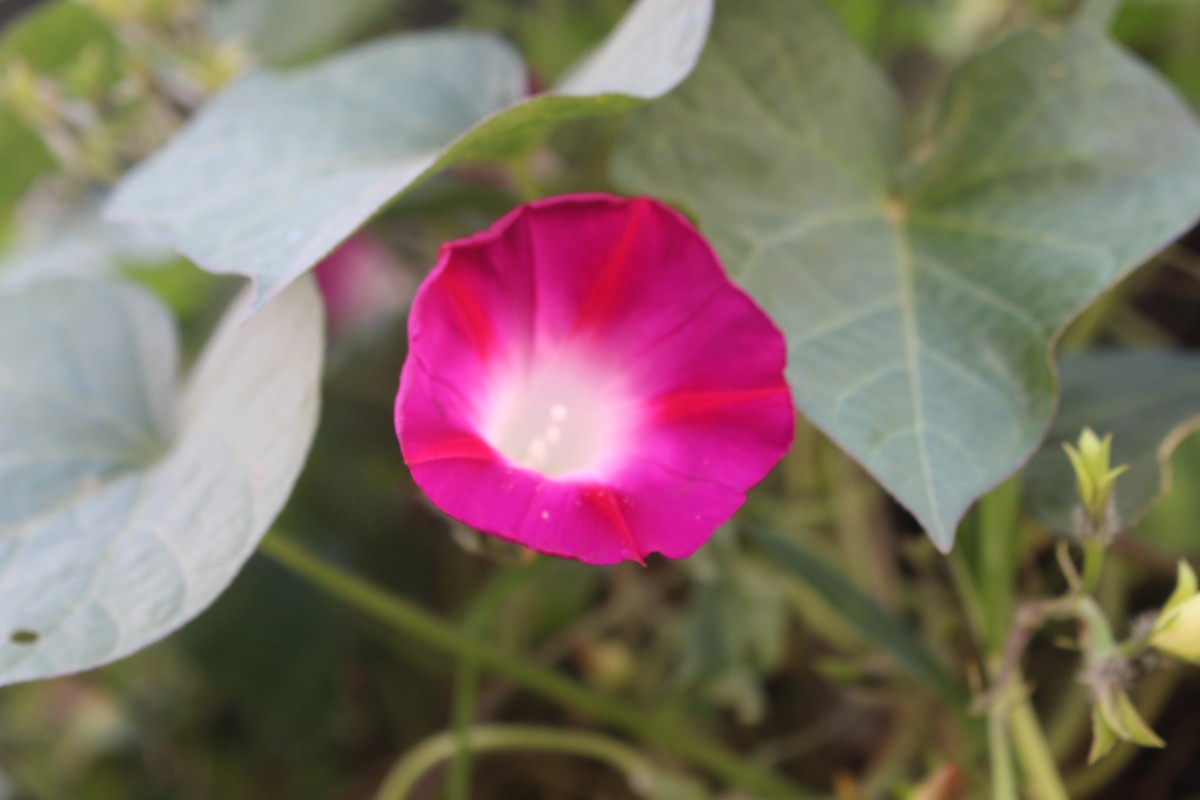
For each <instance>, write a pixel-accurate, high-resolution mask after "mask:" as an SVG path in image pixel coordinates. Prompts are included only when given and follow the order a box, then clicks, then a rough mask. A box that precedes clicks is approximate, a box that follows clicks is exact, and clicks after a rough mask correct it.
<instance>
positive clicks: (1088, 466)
mask: <svg viewBox="0 0 1200 800" xmlns="http://www.w3.org/2000/svg"><path fill="white" fill-rule="evenodd" d="M1063 449H1064V450H1065V451H1066V452H1067V458H1069V459H1071V466H1072V467H1074V469H1075V483H1076V487H1077V490H1078V493H1079V503H1080V507H1081V508H1082V510H1083V513H1084V515H1085V517H1086V525H1085V526H1084V532H1085V533H1087V534H1090V535H1097V534H1107V535H1112V534H1114V533H1116V530H1117V527H1118V526H1117V524H1116V519H1115V518H1116V512H1115V508H1114V503H1113V486H1114V485H1115V483H1116V479H1117V476H1118V475H1120V474H1121V473H1123V472H1124V471H1125V470H1126V469H1128V467H1127V466H1125V465H1122V466H1119V467H1116V468H1113V467H1112V466H1110V460H1111V456H1110V450H1111V449H1112V434H1111V433H1110V434H1108V435H1107V436H1105V437H1104V438H1103V439H1101V438H1100V437H1098V436H1097V435H1096V434H1095V432H1094V431H1093V430H1092V429H1091V428H1084V429H1083V433H1081V434H1080V435H1079V444H1078V446H1077V447H1075V446H1072V445H1071V444H1070V443H1069V442H1064V443H1063Z"/></svg>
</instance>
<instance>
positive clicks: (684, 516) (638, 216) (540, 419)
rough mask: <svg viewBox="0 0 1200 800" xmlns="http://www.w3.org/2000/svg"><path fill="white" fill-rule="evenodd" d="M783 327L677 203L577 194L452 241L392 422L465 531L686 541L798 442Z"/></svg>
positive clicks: (610, 542)
mask: <svg viewBox="0 0 1200 800" xmlns="http://www.w3.org/2000/svg"><path fill="white" fill-rule="evenodd" d="M785 360H786V351H785V346H784V341H783V336H782V334H780V332H779V330H778V329H777V328H776V327H775V326H774V324H773V323H772V322H771V321H770V319H768V318H767V316H766V315H765V314H764V313H763V312H762V311H761V310H760V309H759V308H758V307H757V306H756V305H755V304H754V302H753V301H752V300H751V299H750V298H749V297H748V296H747V295H746V294H745V293H744V292H742V291H741V290H740V289H738V288H737V287H736V286H735V285H733V284H732V283H731V282H730V281H729V279H728V278H727V277H726V275H725V273H724V271H723V270H722V269H721V266H720V263H719V262H718V260H717V257H716V255H715V254H714V252H713V251H712V248H711V247H710V246H709V245H708V243H707V242H705V241H704V239H703V238H702V237H701V236H700V234H699V233H698V232H697V231H696V230H695V229H694V228H692V226H691V225H690V224H689V223H688V222H687V220H686V219H684V218H683V217H682V216H681V215H679V214H678V213H676V212H675V211H673V210H671V209H670V208H668V207H667V206H664V205H662V204H661V203H658V202H656V201H654V200H650V199H646V198H639V199H632V200H631V199H624V198H617V197H609V196H604V195H575V196H567V197H558V198H551V199H549V200H544V201H540V202H537V203H531V204H529V205H525V206H522V207H520V208H518V209H516V210H515V211H513V212H512V213H510V214H508V215H507V216H505V217H504V218H503V219H502V220H500V221H499V222H497V223H496V224H495V225H494V226H493V227H492V228H490V229H489V230H487V231H485V232H483V233H481V234H477V235H476V236H473V237H470V238H468V239H464V240H461V241H459V242H454V243H451V244H449V245H447V246H446V247H444V248H443V250H442V253H441V255H440V258H439V260H438V264H437V266H436V267H435V268H434V270H433V271H432V272H431V273H430V275H429V277H428V278H427V279H426V281H425V283H424V284H423V285H422V286H421V288H420V290H419V291H418V293H417V296H416V299H415V301H414V303H413V310H412V314H411V317H410V320H409V358H408V362H407V363H406V364H405V367H404V372H403V374H402V377H401V384H400V393H399V395H398V397H397V398H396V430H397V433H398V435H399V438H400V446H401V450H402V451H403V453H404V457H405V461H406V462H407V463H408V465H409V466H410V468H411V469H412V472H413V477H414V479H415V480H416V481H417V483H418V485H420V486H421V488H422V489H424V491H425V492H426V493H427V494H428V495H429V497H430V498H431V499H432V500H433V501H434V503H436V504H437V505H438V506H439V507H440V508H442V509H443V510H444V511H445V512H446V513H448V514H450V515H451V516H453V517H455V518H457V519H459V520H461V521H462V522H464V523H466V524H467V525H470V526H472V527H475V528H478V529H479V530H482V531H485V532H487V533H492V534H495V535H497V536H500V537H502V538H505V539H508V540H511V541H514V542H518V543H520V544H523V545H526V546H528V547H530V548H533V549H535V550H538V551H540V552H544V553H550V554H553V555H559V556H567V557H571V558H577V559H579V560H581V561H585V562H588V563H593V564H608V563H613V562H617V561H622V560H626V559H632V560H637V561H641V560H643V558H644V557H645V556H646V555H648V554H649V553H653V552H658V553H662V554H664V555H666V556H668V557H671V558H683V557H685V556H688V555H690V554H691V553H692V552H694V551H695V550H696V548H698V547H699V546H700V545H702V544H703V543H704V542H705V541H707V539H708V537H709V536H711V535H712V533H713V531H714V530H715V529H716V528H717V527H718V526H719V525H721V524H722V523H724V522H725V521H726V520H728V519H729V518H730V517H731V516H732V515H733V514H734V512H735V511H736V510H737V509H738V508H739V507H740V506H741V504H742V503H743V502H744V500H745V493H746V491H747V490H748V489H749V488H750V487H751V486H753V485H754V484H755V483H757V482H758V481H760V480H761V479H762V478H763V477H764V476H765V475H766V474H767V472H768V471H769V470H770V469H771V467H773V466H774V465H775V463H776V462H777V461H778V460H779V459H780V458H781V457H782V456H783V454H784V453H785V452H786V451H787V448H788V447H789V446H790V444H791V440H792V436H793V426H794V421H795V417H794V411H793V407H792V401H791V394H790V392H789V390H788V388H787V384H786V382H785V381H784V378H783V369H784V365H785Z"/></svg>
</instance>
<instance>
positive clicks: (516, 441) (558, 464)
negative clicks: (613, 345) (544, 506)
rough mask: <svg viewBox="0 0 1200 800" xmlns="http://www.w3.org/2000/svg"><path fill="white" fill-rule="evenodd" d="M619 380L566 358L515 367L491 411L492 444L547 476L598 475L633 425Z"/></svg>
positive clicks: (488, 418)
mask: <svg viewBox="0 0 1200 800" xmlns="http://www.w3.org/2000/svg"><path fill="white" fill-rule="evenodd" d="M615 377H616V376H614V375H613V374H612V372H611V371H610V370H604V369H599V368H597V367H596V366H595V365H594V364H589V363H588V361H587V360H586V359H584V358H581V357H578V356H567V355H565V354H559V355H558V356H556V357H554V358H551V359H545V360H541V361H537V362H536V363H533V364H531V365H526V366H525V367H524V368H521V369H514V370H513V372H512V373H511V374H510V375H508V376H506V377H505V379H503V380H501V381H499V382H498V385H497V388H496V391H495V392H494V393H493V395H492V399H491V403H490V408H489V409H488V411H487V412H486V419H485V424H484V434H485V436H486V437H487V440H488V443H489V444H490V445H491V446H492V447H494V448H496V449H497V450H498V451H500V452H501V453H502V454H503V455H504V456H505V457H506V458H508V460H509V461H511V462H513V463H514V464H516V465H517V466H519V467H522V468H524V469H529V470H533V471H535V472H540V473H542V474H543V475H546V476H547V477H551V478H562V477H568V476H573V475H578V476H584V475H588V474H591V473H595V472H596V471H597V470H599V469H600V468H602V467H603V465H604V464H605V463H607V462H608V461H609V460H610V458H611V457H612V456H613V454H614V453H615V452H617V451H619V450H620V448H621V445H622V443H623V441H624V439H625V432H626V430H627V429H628V427H629V424H628V401H627V399H626V397H625V394H624V392H622V391H620V389H619V385H620V381H619V380H615Z"/></svg>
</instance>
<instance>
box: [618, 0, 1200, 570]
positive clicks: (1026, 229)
mask: <svg viewBox="0 0 1200 800" xmlns="http://www.w3.org/2000/svg"><path fill="white" fill-rule="evenodd" d="M902 128H903V121H902V119H901V117H900V113H899V104H898V101H897V100H896V98H895V97H894V93H893V92H892V89H891V88H890V87H889V86H888V85H887V84H886V82H885V81H884V79H883V77H882V76H881V75H880V74H879V73H878V71H877V70H876V68H875V67H874V66H873V65H871V64H869V63H868V62H867V60H866V59H865V57H864V56H862V55H861V54H860V53H858V52H857V51H856V50H855V49H854V47H853V45H852V44H851V43H850V42H849V41H848V40H847V38H846V37H845V35H844V34H843V33H842V32H841V31H840V30H839V29H838V28H837V25H836V22H835V20H834V18H833V16H832V14H831V13H830V12H829V10H828V9H827V8H825V7H823V6H822V5H821V4H820V3H818V2H816V1H815V0H804V2H787V0H763V2H761V3H758V4H756V5H755V6H754V9H753V12H751V10H750V9H748V8H742V7H739V8H738V9H736V10H734V9H724V10H723V7H722V8H719V9H718V14H717V19H716V21H715V23H714V29H713V32H712V36H711V39H710V43H709V46H708V48H707V50H706V51H705V54H704V57H703V58H702V60H701V63H700V65H699V66H698V67H697V69H696V71H695V73H694V75H693V76H692V77H691V78H690V79H689V80H688V81H687V82H685V83H684V85H683V86H682V87H681V88H680V89H679V90H677V91H676V92H675V93H673V94H672V95H671V96H670V97H668V98H666V99H665V100H663V101H661V102H659V103H657V104H655V105H654V106H652V107H649V108H647V109H645V110H642V111H639V112H638V113H637V114H635V115H634V118H633V120H632V121H631V125H630V128H629V130H628V131H627V133H626V136H625V138H624V139H623V141H622V143H621V146H620V147H619V149H618V153H617V158H616V162H615V165H614V172H615V177H616V179H617V181H618V182H619V183H620V184H621V185H623V186H625V187H627V188H629V189H631V190H635V191H646V192H654V193H656V194H659V195H662V196H665V197H668V198H670V199H673V200H676V201H678V202H680V203H682V204H684V205H686V206H688V207H690V208H691V209H692V210H693V211H695V212H696V214H697V215H698V216H699V218H700V221H701V224H702V226H703V228H704V230H705V232H706V233H708V234H709V236H710V237H711V238H712V239H713V240H714V243H715V244H716V245H717V248H718V251H719V252H720V253H721V255H722V258H723V260H724V261H725V263H726V266H727V267H728V268H729V270H730V272H731V273H732V274H733V275H734V276H735V277H736V278H737V279H738V280H739V281H740V282H741V283H742V284H743V285H744V286H745V287H746V288H747V289H748V290H749V291H750V292H751V294H753V295H754V296H755V297H756V298H757V299H758V300H759V301H760V302H761V303H762V304H763V305H764V306H765V307H766V308H767V310H768V311H769V312H770V313H771V314H772V315H773V316H774V318H775V319H776V321H777V322H778V323H779V324H780V326H781V327H782V328H783V329H784V331H785V333H786V334H787V335H788V340H789V345H790V358H789V362H790V364H789V377H790V379H791V383H792V387H793V392H794V395H795V398H796V402H797V405H798V407H799V408H800V410H801V411H803V412H804V413H805V414H807V415H808V416H809V417H810V418H811V419H812V420H813V421H814V422H815V423H816V424H817V425H818V426H819V427H821V428H822V429H823V430H825V432H826V433H828V434H829V435H830V436H831V437H832V438H833V439H834V440H835V441H837V442H838V443H839V444H840V445H841V446H842V447H843V448H845V449H846V450H847V451H848V452H849V453H850V454H851V455H852V456H854V457H855V458H856V459H858V460H859V461H861V462H862V463H863V464H864V466H865V467H866V468H867V469H868V470H870V471H871V472H872V473H873V474H874V475H875V476H876V477H877V478H878V479H879V480H880V481H881V482H882V483H883V484H884V486H885V487H886V488H887V489H888V490H889V491H891V492H892V493H893V494H894V495H895V496H896V497H897V499H899V500H900V501H901V502H902V503H903V504H904V505H905V506H907V507H908V508H909V509H910V510H911V511H912V512H913V513H914V515H915V516H916V517H917V518H918V520H919V521H920V522H921V524H922V525H923V526H924V527H925V529H926V530H927V531H928V533H929V534H930V536H931V537H932V538H933V540H934V542H935V543H936V544H937V545H938V546H939V547H940V548H942V549H943V550H948V549H949V548H950V547H951V546H952V543H953V539H954V533H955V528H956V526H957V523H958V520H959V518H960V517H961V515H962V513H963V512H964V511H965V510H966V508H967V507H968V506H969V505H970V503H971V502H973V501H974V499H975V498H977V497H978V496H979V495H980V494H982V493H983V492H985V491H987V490H988V489H989V488H991V487H992V486H994V485H996V484H997V483H998V482H999V481H1000V480H1002V479H1003V478H1004V477H1005V475H1007V474H1009V473H1011V472H1012V471H1013V470H1015V469H1016V468H1018V467H1019V466H1020V464H1021V463H1022V462H1023V461H1024V460H1025V459H1026V458H1028V456H1029V454H1030V453H1031V452H1032V451H1033V449H1034V448H1035V447H1036V445H1037V443H1038V441H1039V440H1040V439H1041V437H1042V435H1043V433H1044V430H1045V428H1046V425H1047V423H1048V421H1049V418H1050V415H1051V413H1052V409H1053V405H1054V377H1053V373H1052V371H1051V369H1050V365H1049V363H1048V353H1049V348H1050V346H1051V342H1052V340H1053V338H1054V337H1055V336H1056V334H1057V331H1059V330H1060V329H1061V327H1062V326H1063V325H1064V324H1065V322H1066V321H1067V320H1069V319H1070V317H1071V316H1072V315H1073V314H1074V313H1076V312H1077V311H1078V310H1079V309H1080V308H1081V307H1082V306H1084V305H1086V304H1087V303H1088V302H1090V301H1091V300H1092V299H1094V298H1095V297H1096V296H1097V294H1098V293H1099V292H1101V291H1103V290H1104V289H1105V288H1106V287H1107V286H1109V285H1110V284H1111V283H1112V282H1113V281H1115V280H1117V279H1119V278H1120V277H1121V276H1122V275H1123V274H1125V273H1126V272H1127V271H1128V270H1129V269H1131V268H1132V267H1133V266H1135V265H1136V264H1137V263H1139V262H1140V261H1141V260H1143V259H1145V258H1146V257H1148V256H1149V255H1151V254H1152V253H1153V252H1154V251H1155V250H1157V249H1158V248H1159V247H1161V246H1163V245H1164V244H1166V243H1168V242H1169V241H1171V240H1172V239H1173V238H1174V237H1176V236H1177V235H1179V233H1181V232H1182V231H1183V230H1185V229H1186V228H1187V227H1188V226H1189V225H1190V224H1191V223H1192V222H1193V221H1194V220H1195V219H1196V217H1197V216H1198V215H1200V180H1197V178H1196V175H1198V174H1200V133H1198V129H1197V125H1196V122H1195V119H1194V118H1193V117H1192V115H1191V114H1190V112H1189V111H1188V110H1187V109H1186V108H1185V107H1184V105H1183V104H1182V103H1181V102H1180V101H1179V100H1178V98H1176V97H1175V96H1174V95H1173V94H1172V93H1171V92H1170V90H1169V89H1167V88H1166V87H1165V86H1164V85H1163V84H1162V82H1161V81H1160V80H1159V79H1158V78H1157V77H1156V76H1154V75H1153V74H1151V73H1150V72H1149V71H1148V70H1146V69H1145V68H1144V67H1143V66H1141V65H1140V64H1138V63H1137V62H1136V61H1134V60H1133V59H1131V58H1130V57H1129V56H1127V55H1126V54H1124V53H1122V52H1121V51H1120V50H1119V49H1117V48H1116V47H1115V46H1114V45H1112V44H1111V43H1109V42H1107V41H1106V40H1104V39H1103V38H1102V36H1101V35H1100V34H1098V33H1097V32H1095V31H1094V30H1091V29H1088V28H1084V27H1078V28H1065V29H1061V30H1057V31H1045V32H1043V31H1031V32H1027V33H1024V34H1019V35H1017V36H1015V37H1012V38H1010V39H1008V40H1006V41H1005V42H1002V43H1001V44H1000V45H999V46H997V47H996V48H994V49H992V50H990V51H988V52H986V53H984V54H982V55H981V56H979V57H978V58H977V59H976V60H974V61H973V62H971V63H969V64H968V65H967V66H966V67H965V68H964V69H962V70H961V71H960V73H959V74H958V75H957V76H956V77H955V78H954V80H953V81H952V82H951V84H950V86H949V88H948V91H947V94H946V96H945V98H944V99H943V102H942V106H941V111H940V115H939V120H938V123H937V124H936V126H935V127H934V129H933V132H932V134H931V136H930V137H929V138H928V139H927V140H926V141H925V142H923V143H921V144H920V145H919V146H918V147H917V148H915V150H914V155H913V156H910V157H905V156H904V155H903V152H902V150H903V148H902V134H901V132H902Z"/></svg>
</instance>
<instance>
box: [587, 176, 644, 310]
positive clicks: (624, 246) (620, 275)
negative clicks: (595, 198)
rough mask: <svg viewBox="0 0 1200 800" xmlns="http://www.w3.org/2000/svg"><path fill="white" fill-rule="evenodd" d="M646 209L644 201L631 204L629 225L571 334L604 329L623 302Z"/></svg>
mask: <svg viewBox="0 0 1200 800" xmlns="http://www.w3.org/2000/svg"><path fill="white" fill-rule="evenodd" d="M649 208H650V203H649V201H647V200H646V199H645V198H644V197H643V198H638V199H637V200H634V201H633V203H632V204H631V206H630V210H629V221H628V222H627V223H625V230H623V231H622V232H621V238H620V239H618V240H617V246H616V247H614V248H613V251H612V253H611V254H610V255H609V257H608V261H606V262H605V263H604V267H603V268H602V269H601V270H600V274H599V276H598V277H597V278H596V283H595V284H593V286H592V290H591V292H589V293H588V296H587V299H586V300H585V301H584V303H583V305H582V306H581V307H580V309H579V313H578V314H577V315H576V317H575V325H574V331H573V332H574V333H579V332H580V331H584V330H599V329H600V328H603V327H604V324H605V323H606V322H607V321H608V318H609V317H610V316H612V311H613V309H614V308H615V307H617V306H618V305H620V303H621V302H622V301H623V300H624V299H625V298H624V296H623V294H624V293H623V292H622V289H623V288H624V286H625V285H626V284H627V283H628V282H629V269H630V266H631V265H630V263H629V251H630V250H632V249H633V242H634V238H635V236H636V235H637V232H638V228H639V227H640V225H641V221H642V217H644V216H645V215H646V211H647V209H649Z"/></svg>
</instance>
